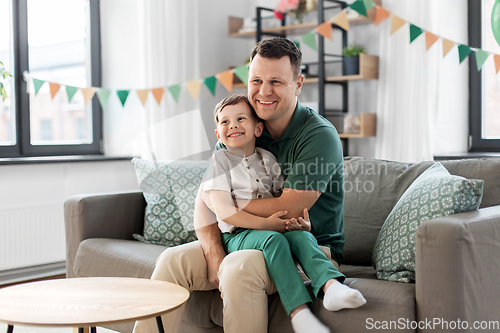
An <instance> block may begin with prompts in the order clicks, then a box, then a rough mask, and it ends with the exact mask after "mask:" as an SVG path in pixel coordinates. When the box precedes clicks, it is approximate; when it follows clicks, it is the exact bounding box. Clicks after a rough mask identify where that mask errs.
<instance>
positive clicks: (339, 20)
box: [330, 9, 349, 40]
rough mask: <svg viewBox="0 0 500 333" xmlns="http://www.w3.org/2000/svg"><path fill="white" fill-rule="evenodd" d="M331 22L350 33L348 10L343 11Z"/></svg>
mask: <svg viewBox="0 0 500 333" xmlns="http://www.w3.org/2000/svg"><path fill="white" fill-rule="evenodd" d="M331 22H332V23H333V24H336V25H338V26H339V27H341V28H342V29H344V30H345V31H349V19H348V18H347V10H345V9H344V10H343V11H341V12H340V13H339V14H338V15H337V16H335V17H334V18H332V19H331ZM330 31H331V30H330ZM332 40H333V39H332Z"/></svg>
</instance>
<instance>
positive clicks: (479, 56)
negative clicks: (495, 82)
mask: <svg viewBox="0 0 500 333" xmlns="http://www.w3.org/2000/svg"><path fill="white" fill-rule="evenodd" d="M475 54H476V65H477V70H478V71H480V70H481V68H483V65H484V62H485V61H486V59H488V57H489V56H490V54H489V53H488V52H486V51H483V50H476V52H475Z"/></svg>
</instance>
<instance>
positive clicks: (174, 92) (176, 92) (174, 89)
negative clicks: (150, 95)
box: [158, 84, 181, 104]
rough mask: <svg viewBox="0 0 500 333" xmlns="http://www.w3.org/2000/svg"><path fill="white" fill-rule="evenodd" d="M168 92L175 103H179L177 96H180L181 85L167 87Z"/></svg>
mask: <svg viewBox="0 0 500 333" xmlns="http://www.w3.org/2000/svg"><path fill="white" fill-rule="evenodd" d="M168 91H169V92H170V94H171V95H172V97H173V98H174V100H175V102H178V101H179V95H180V94H181V85H180V84H176V85H173V86H169V87H168ZM158 104H160V102H158Z"/></svg>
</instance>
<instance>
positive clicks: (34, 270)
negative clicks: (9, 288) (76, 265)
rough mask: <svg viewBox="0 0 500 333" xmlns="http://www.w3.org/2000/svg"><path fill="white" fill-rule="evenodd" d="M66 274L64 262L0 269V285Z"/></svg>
mask: <svg viewBox="0 0 500 333" xmlns="http://www.w3.org/2000/svg"><path fill="white" fill-rule="evenodd" d="M62 274H66V262H65V261H61V262H56V263H51V264H45V265H38V266H31V267H23V268H16V269H9V270H4V271H0V286H3V285H7V284H14V283H19V282H26V281H31V280H37V279H43V278H47V277H51V276H57V275H62Z"/></svg>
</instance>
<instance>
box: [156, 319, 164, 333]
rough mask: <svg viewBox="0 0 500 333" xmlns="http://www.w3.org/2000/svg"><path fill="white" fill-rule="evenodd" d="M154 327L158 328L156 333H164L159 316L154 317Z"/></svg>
mask: <svg viewBox="0 0 500 333" xmlns="http://www.w3.org/2000/svg"><path fill="white" fill-rule="evenodd" d="M156 326H158V333H165V330H164V329H163V322H162V320H161V316H158V317H156Z"/></svg>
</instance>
